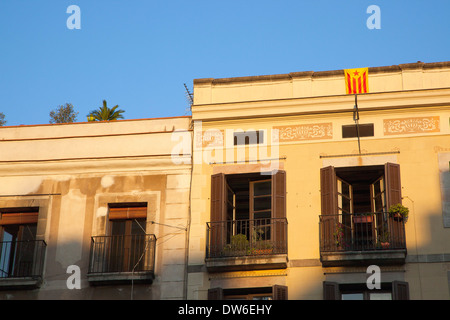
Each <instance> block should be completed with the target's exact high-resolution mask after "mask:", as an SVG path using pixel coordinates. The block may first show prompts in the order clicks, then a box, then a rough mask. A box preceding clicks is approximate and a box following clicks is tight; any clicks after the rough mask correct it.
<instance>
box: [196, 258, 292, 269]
mask: <svg viewBox="0 0 450 320" xmlns="http://www.w3.org/2000/svg"><path fill="white" fill-rule="evenodd" d="M205 262H206V268H207V270H208V272H223V271H244V270H264V269H286V268H287V265H288V257H287V254H275V255H261V256H240V257H222V258H207V259H205Z"/></svg>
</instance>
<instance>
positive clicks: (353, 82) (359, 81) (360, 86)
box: [344, 68, 369, 94]
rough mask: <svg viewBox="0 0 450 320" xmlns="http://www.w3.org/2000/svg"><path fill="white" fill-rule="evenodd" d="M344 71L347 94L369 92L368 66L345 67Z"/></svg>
mask: <svg viewBox="0 0 450 320" xmlns="http://www.w3.org/2000/svg"><path fill="white" fill-rule="evenodd" d="M344 72H345V90H346V92H347V94H357V93H368V92H369V68H358V69H345V70H344Z"/></svg>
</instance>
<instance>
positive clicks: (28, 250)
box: [0, 240, 47, 280]
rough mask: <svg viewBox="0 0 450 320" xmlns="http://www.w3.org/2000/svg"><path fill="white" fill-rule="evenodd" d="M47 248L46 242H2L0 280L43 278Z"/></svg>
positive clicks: (0, 246) (0, 243)
mask: <svg viewBox="0 0 450 320" xmlns="http://www.w3.org/2000/svg"><path fill="white" fill-rule="evenodd" d="M46 247H47V244H46V243H45V241H44V240H24V241H1V242H0V280H1V279H3V278H29V277H31V278H36V277H41V276H42V272H43V268H44V258H45V249H46Z"/></svg>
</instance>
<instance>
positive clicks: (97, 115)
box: [88, 100, 125, 121]
mask: <svg viewBox="0 0 450 320" xmlns="http://www.w3.org/2000/svg"><path fill="white" fill-rule="evenodd" d="M118 107H119V106H118V105H115V106H114V107H112V108H108V106H107V105H106V100H103V106H101V107H100V108H98V109H97V110H92V111H91V112H90V113H89V114H88V117H89V116H91V117H92V120H93V121H105V120H106V121H109V120H117V119H123V115H122V113H124V112H125V111H124V110H121V109H119V110H116V109H117V108H118Z"/></svg>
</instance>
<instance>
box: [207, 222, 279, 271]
mask: <svg viewBox="0 0 450 320" xmlns="http://www.w3.org/2000/svg"><path fill="white" fill-rule="evenodd" d="M206 237H207V246H206V267H207V269H208V271H210V272H219V271H233V270H256V269H279V268H286V267H287V220H286V219H285V218H278V219H276V218H264V219H254V220H248V219H243V220H228V221H218V222H208V223H207V235H206Z"/></svg>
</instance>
